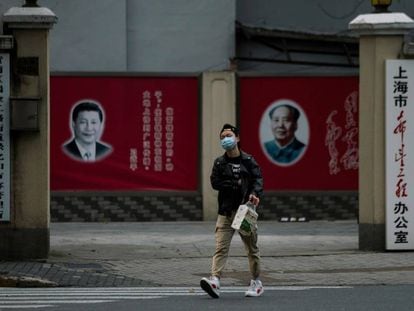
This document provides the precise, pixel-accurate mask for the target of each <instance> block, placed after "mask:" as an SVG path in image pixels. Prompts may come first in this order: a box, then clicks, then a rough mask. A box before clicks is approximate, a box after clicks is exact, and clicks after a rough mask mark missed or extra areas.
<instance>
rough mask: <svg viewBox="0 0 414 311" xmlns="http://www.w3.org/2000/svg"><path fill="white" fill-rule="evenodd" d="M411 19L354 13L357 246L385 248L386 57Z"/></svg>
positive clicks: (396, 50) (396, 49)
mask: <svg viewBox="0 0 414 311" xmlns="http://www.w3.org/2000/svg"><path fill="white" fill-rule="evenodd" d="M413 27H414V21H413V20H412V19H411V18H410V17H408V16H407V15H406V14H404V13H373V14H364V15H360V16H358V17H356V18H355V19H354V20H353V21H351V23H350V24H349V28H350V29H351V30H354V31H355V32H356V33H357V34H359V35H360V41H359V42H360V47H359V51H360V52H359V55H360V56H359V59H360V73H359V92H360V94H359V249H360V250H378V251H382V250H384V249H385V189H386V188H385V60H386V59H396V58H399V55H400V53H401V50H402V45H403V39H404V34H405V33H407V32H408V31H409V30H410V29H412V28H413Z"/></svg>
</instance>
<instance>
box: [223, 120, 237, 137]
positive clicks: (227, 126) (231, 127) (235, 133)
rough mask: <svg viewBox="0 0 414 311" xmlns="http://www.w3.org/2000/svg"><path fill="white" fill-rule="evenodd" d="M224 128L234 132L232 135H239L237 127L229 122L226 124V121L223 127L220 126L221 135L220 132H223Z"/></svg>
mask: <svg viewBox="0 0 414 311" xmlns="http://www.w3.org/2000/svg"><path fill="white" fill-rule="evenodd" d="M225 130H230V131H232V132H233V133H234V135H236V137H238V136H239V133H240V132H239V129H238V128H237V127H235V126H233V125H231V124H228V123H226V124H224V125H223V127H222V128H221V131H220V135H221V133H223V132H224V131H225Z"/></svg>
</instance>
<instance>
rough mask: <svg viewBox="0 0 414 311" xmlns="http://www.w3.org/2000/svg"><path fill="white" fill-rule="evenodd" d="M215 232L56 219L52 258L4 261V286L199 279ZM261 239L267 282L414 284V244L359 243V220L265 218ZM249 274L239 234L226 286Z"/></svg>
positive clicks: (0, 279) (191, 226)
mask: <svg viewBox="0 0 414 311" xmlns="http://www.w3.org/2000/svg"><path fill="white" fill-rule="evenodd" d="M213 232H214V223H213V222H156V223H154V222H148V223H52V224H51V252H50V256H49V258H48V259H47V260H43V261H24V262H0V286H94V287H95V286H106V287H112V286H195V287H198V284H199V280H200V278H201V277H202V276H208V275H209V273H210V264H211V256H212V254H213V252H214V233H213ZM259 247H260V249H261V255H262V276H261V279H262V281H263V282H264V284H265V285H274V286H280V285H304V286H308V285H309V286H310V285H368V284H369V285H371V284H414V251H413V252H361V251H358V225H357V223H356V222H355V221H335V222H330V221H311V222H307V223H280V222H277V221H263V222H260V224H259ZM27 277H29V279H28V278H27ZM30 278H32V279H30ZM248 281H249V272H248V263H247V258H246V257H245V253H244V247H243V245H242V243H241V240H240V238H239V237H238V236H237V235H235V237H234V239H233V243H232V247H231V250H230V258H229V261H228V264H227V267H226V270H225V275H224V276H223V279H222V286H232V285H237V286H240V285H246V284H247V283H248Z"/></svg>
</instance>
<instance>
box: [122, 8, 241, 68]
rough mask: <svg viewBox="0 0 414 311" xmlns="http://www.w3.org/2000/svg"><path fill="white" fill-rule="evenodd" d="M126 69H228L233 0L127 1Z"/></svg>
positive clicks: (231, 42) (231, 41) (232, 26)
mask: <svg viewBox="0 0 414 311" xmlns="http://www.w3.org/2000/svg"><path fill="white" fill-rule="evenodd" d="M127 3H128V70H130V71H164V72H165V71H183V72H186V71H187V72H193V71H206V70H222V69H228V59H229V58H230V57H233V56H234V53H235V52H234V51H235V36H234V29H235V26H234V21H235V18H236V15H235V14H236V7H235V0H151V1H148V0H128V2H127Z"/></svg>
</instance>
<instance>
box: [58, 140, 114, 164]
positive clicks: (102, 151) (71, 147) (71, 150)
mask: <svg viewBox="0 0 414 311" xmlns="http://www.w3.org/2000/svg"><path fill="white" fill-rule="evenodd" d="M63 151H64V152H65V153H66V154H67V155H69V156H70V157H72V158H74V159H76V160H79V161H83V158H82V155H81V153H80V151H79V149H78V146H77V145H76V142H75V139H72V140H71V141H70V142H69V143H67V144H65V145H63ZM111 151H112V148H111V147H109V146H107V145H105V144H102V143H99V142H96V156H95V157H96V161H98V160H100V159H102V158H104V157H106V156H107V155H109V154H110V153H111Z"/></svg>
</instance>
